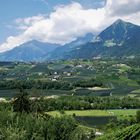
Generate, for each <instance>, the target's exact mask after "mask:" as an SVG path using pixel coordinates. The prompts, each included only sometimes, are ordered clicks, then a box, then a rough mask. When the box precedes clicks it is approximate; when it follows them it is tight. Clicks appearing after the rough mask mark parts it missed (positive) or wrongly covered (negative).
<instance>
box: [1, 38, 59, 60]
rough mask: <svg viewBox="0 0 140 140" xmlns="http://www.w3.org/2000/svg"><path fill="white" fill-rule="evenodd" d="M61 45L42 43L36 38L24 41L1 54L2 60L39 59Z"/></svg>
mask: <svg viewBox="0 0 140 140" xmlns="http://www.w3.org/2000/svg"><path fill="white" fill-rule="evenodd" d="M58 46H59V45H57V44H49V43H42V42H39V41H36V40H33V41H29V42H27V43H24V44H22V45H20V46H18V47H16V48H14V49H12V50H10V51H7V52H4V53H1V54H0V60H1V61H39V60H42V59H43V58H44V57H45V56H46V55H47V54H48V53H49V52H51V51H53V50H54V49H56V48H57V47H58Z"/></svg>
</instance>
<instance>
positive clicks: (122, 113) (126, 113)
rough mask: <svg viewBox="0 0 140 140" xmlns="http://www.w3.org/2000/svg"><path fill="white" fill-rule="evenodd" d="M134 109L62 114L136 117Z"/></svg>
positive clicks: (52, 112)
mask: <svg viewBox="0 0 140 140" xmlns="http://www.w3.org/2000/svg"><path fill="white" fill-rule="evenodd" d="M136 111H137V110H136V109H128V110H83V111H81V110H72V111H65V113H64V114H66V115H73V114H75V115H76V116H90V117H92V116H93V117H96V116H97V117H98V116H117V117H120V116H124V117H125V116H126V117H127V116H130V115H132V116H134V115H136ZM48 114H50V115H53V116H60V115H61V113H60V112H59V111H51V112H48Z"/></svg>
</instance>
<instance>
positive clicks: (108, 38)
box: [0, 19, 140, 61]
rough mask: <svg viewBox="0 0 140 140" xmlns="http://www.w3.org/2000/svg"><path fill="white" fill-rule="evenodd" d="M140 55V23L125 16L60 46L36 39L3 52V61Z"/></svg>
mask: <svg viewBox="0 0 140 140" xmlns="http://www.w3.org/2000/svg"><path fill="white" fill-rule="evenodd" d="M139 54H140V26H138V25H134V24H132V23H129V22H125V21H123V20H121V19H119V20H117V21H116V22H114V23H113V24H112V25H110V26H109V27H108V28H106V29H105V30H103V31H102V32H101V33H100V34H99V35H97V36H95V35H93V34H92V33H88V34H86V35H85V36H84V37H79V38H77V39H76V40H74V41H72V42H70V43H68V44H65V45H63V46H60V45H58V44H50V43H42V42H39V41H36V40H33V41H30V42H26V43H24V44H22V45H20V46H17V47H15V48H14V49H12V50H10V51H7V52H4V53H1V54H0V61H45V60H60V59H77V58H83V59H88V58H90V59H91V58H97V57H130V56H137V55H139Z"/></svg>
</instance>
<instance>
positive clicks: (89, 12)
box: [0, 0, 140, 52]
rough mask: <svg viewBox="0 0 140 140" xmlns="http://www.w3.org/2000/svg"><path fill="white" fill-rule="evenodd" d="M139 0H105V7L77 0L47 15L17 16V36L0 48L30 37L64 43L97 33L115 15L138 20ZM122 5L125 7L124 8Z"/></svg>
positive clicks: (0, 48)
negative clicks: (83, 4)
mask: <svg viewBox="0 0 140 140" xmlns="http://www.w3.org/2000/svg"><path fill="white" fill-rule="evenodd" d="M138 5H140V1H139V0H133V1H132V0H123V1H118V0H107V3H106V5H105V6H104V7H102V8H98V9H93V8H89V9H87V8H85V7H84V6H82V5H81V4H80V3H78V2H73V3H71V4H69V5H59V6H57V7H55V9H54V11H53V12H52V13H51V14H50V15H49V16H46V15H38V16H33V17H27V18H24V19H20V18H19V19H16V24H17V28H18V29H20V30H22V33H20V34H19V35H18V36H10V37H8V38H7V40H6V42H5V43H3V44H1V45H0V52H4V51H7V50H10V49H12V48H14V47H16V46H18V45H21V44H23V43H25V42H27V41H30V40H38V41H42V42H49V43H59V44H65V43H69V42H71V41H73V40H75V39H76V38H77V37H79V36H83V35H85V34H87V33H89V32H93V33H98V32H99V31H101V30H102V29H103V28H105V27H107V26H108V25H109V24H110V23H111V22H113V21H115V20H116V19H117V18H122V19H124V20H127V21H130V22H134V23H136V24H140V20H139V18H138V17H137V16H139V17H140V12H139V11H140V8H139V7H138ZM124 7H127V9H126V8H124Z"/></svg>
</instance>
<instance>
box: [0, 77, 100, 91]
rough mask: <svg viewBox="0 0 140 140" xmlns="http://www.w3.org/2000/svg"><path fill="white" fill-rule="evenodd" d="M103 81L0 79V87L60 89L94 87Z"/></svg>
mask: <svg viewBox="0 0 140 140" xmlns="http://www.w3.org/2000/svg"><path fill="white" fill-rule="evenodd" d="M102 85H103V84H102V83H101V82H98V81H95V80H94V79H91V80H83V81H81V80H80V81H76V82H73V83H70V82H65V81H54V82H52V81H40V80H38V81H36V80H10V81H7V80H5V81H0V89H19V88H21V87H22V88H23V89H31V88H36V89H56V90H57V89H59V90H72V89H74V88H75V87H94V86H102Z"/></svg>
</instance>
